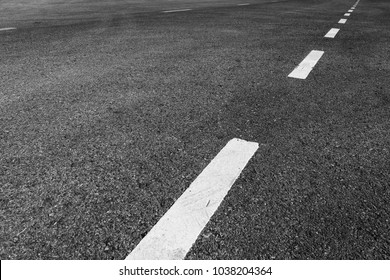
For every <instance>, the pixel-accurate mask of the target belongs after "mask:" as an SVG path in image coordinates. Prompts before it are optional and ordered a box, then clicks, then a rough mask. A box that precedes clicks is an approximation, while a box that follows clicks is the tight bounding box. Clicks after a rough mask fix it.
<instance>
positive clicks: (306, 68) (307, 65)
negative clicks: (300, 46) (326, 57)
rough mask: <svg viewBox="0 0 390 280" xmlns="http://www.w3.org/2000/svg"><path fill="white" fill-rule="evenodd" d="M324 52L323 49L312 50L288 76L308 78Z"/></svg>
mask: <svg viewBox="0 0 390 280" xmlns="http://www.w3.org/2000/svg"><path fill="white" fill-rule="evenodd" d="M323 54H324V52H323V51H315V50H314V51H311V52H310V53H309V54H308V55H307V56H306V57H305V59H304V60H303V61H302V62H301V63H300V64H299V65H298V66H297V67H295V69H294V70H293V71H292V72H291V73H290V74H289V75H288V77H290V78H296V79H306V78H307V76H308V75H309V73H310V72H311V70H313V68H314V66H315V65H316V64H317V62H318V61H319V60H320V58H321V56H322V55H323Z"/></svg>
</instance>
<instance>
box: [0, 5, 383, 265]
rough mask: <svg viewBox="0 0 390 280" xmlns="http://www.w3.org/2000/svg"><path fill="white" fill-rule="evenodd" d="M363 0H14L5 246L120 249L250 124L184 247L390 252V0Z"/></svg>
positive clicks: (269, 255)
mask: <svg viewBox="0 0 390 280" xmlns="http://www.w3.org/2000/svg"><path fill="white" fill-rule="evenodd" d="M247 2H249V3H251V5H250V6H241V7H237V6H236V4H238V3H247ZM354 3H355V0H330V1H326V0H291V1H279V2H271V1H266V0H248V1H242V0H236V1H233V0H226V1H219V0H218V1H213V0H208V1H195V0H182V1H180V0H175V1H157V0H155V1H152V0H150V1H146V0H144V1H141V0H132V1H124V0H123V1H120V0H112V1H109V0H97V1H92V0H90V1H86V0H78V1H59V0H35V1H27V0H14V1H11V0H6V1H2V2H1V4H0V15H1V17H0V28H4V27H17V28H18V29H17V30H13V31H2V32H0V61H1V64H2V67H0V77H1V83H0V219H1V220H0V222H1V223H0V226H1V228H0V258H1V259H124V258H125V257H126V256H127V255H128V253H129V252H131V250H132V249H133V248H134V247H135V246H136V245H137V244H138V242H139V241H140V240H141V239H142V238H143V237H144V236H145V235H146V234H147V232H148V231H149V230H150V229H151V228H152V227H153V225H154V224H155V223H156V222H157V221H158V220H159V218H160V217H161V216H162V215H163V214H164V213H165V212H166V211H167V210H168V209H169V207H170V206H171V205H172V204H173V203H174V202H175V200H176V199H177V198H178V197H179V196H180V195H181V194H182V193H183V192H184V190H185V189H186V188H187V187H188V186H189V185H190V184H191V182H192V181H193V180H194V179H195V178H196V177H197V175H198V174H200V172H201V171H202V170H203V169H204V167H205V166H206V165H207V164H208V163H209V162H210V161H211V160H212V159H213V158H214V156H215V155H216V154H217V153H218V152H219V151H220V149H221V148H222V147H223V146H224V145H225V144H226V143H227V142H228V141H229V140H230V139H232V138H234V137H237V138H241V139H244V140H248V141H255V142H258V143H259V145H260V147H259V150H258V151H257V153H256V154H255V155H254V157H253V158H252V159H251V161H250V162H249V164H248V165H247V167H246V168H245V169H244V171H243V173H242V174H241V176H240V178H239V179H238V180H237V181H236V183H235V184H234V185H233V187H232V189H231V191H230V192H229V194H228V195H227V197H226V198H225V200H224V202H223V203H222V204H221V206H220V208H219V209H218V211H217V212H216V214H215V215H214V216H213V218H212V219H211V220H210V222H209V224H208V225H207V226H206V228H205V229H204V231H203V232H202V234H201V235H200V237H199V239H198V240H197V242H196V243H195V245H194V246H193V248H192V249H191V251H190V252H189V253H188V255H187V257H186V258H187V259H389V258H390V223H389V221H390V186H389V182H390V151H389V149H390V148H389V147H390V145H389V144H390V121H389V117H390V110H389V109H390V91H389V88H390V87H389V84H390V78H389V77H390V62H389V46H390V28H389V26H390V3H389V2H387V1H385V0H361V1H360V3H359V5H358V6H357V8H356V10H355V11H354V12H353V13H352V15H351V16H350V17H349V19H348V21H347V23H346V24H344V25H340V24H337V22H338V20H339V19H340V18H342V17H343V14H344V13H345V12H347V10H348V9H349V8H350V7H351V6H352V5H353V4H354ZM19 4H20V5H19ZM182 8H193V9H194V10H192V11H187V12H182V13H170V14H164V13H161V11H163V10H170V9H182ZM334 27H337V28H341V30H340V32H339V33H338V34H337V36H336V38H335V39H326V38H323V36H324V35H325V34H326V33H327V32H328V31H329V29H330V28H334ZM311 50H323V51H325V54H324V56H323V57H322V58H321V60H320V61H319V63H318V64H317V65H316V67H315V68H314V70H313V71H312V72H311V73H310V75H309V77H308V78H307V79H306V80H297V79H291V78H287V75H288V74H289V73H290V72H291V71H292V70H293V69H294V68H295V67H296V66H297V65H298V64H299V63H300V62H301V61H302V59H303V58H304V57H305V56H306V55H307V54H308V53H309V52H310V51H311ZM227 164H228V163H227Z"/></svg>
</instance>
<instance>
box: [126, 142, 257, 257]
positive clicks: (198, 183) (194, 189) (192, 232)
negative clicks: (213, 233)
mask: <svg viewBox="0 0 390 280" xmlns="http://www.w3.org/2000/svg"><path fill="white" fill-rule="evenodd" d="M258 147H259V145H258V144H257V143H254V142H247V141H244V140H240V139H236V138H234V139H232V140H230V141H229V142H228V143H227V144H226V146H225V147H224V148H223V149H222V150H221V151H220V152H219V153H218V154H217V156H216V157H215V158H214V159H213V160H212V161H211V162H210V163H209V165H208V166H207V167H206V168H205V169H204V170H203V171H202V173H201V174H200V175H199V176H198V177H197V178H196V179H195V181H194V182H192V184H191V185H190V186H189V187H188V189H187V190H186V191H185V192H184V193H183V194H182V195H181V196H180V197H179V199H178V200H176V202H175V203H174V204H173V205H172V207H171V208H170V209H169V210H168V211H167V212H166V213H165V215H164V216H163V217H162V218H161V219H160V220H159V221H158V222H157V224H156V225H155V226H154V227H153V228H152V229H151V230H150V232H149V233H148V234H147V235H146V236H145V237H144V238H143V239H142V240H141V242H140V243H139V244H138V245H137V247H136V248H135V249H134V250H133V251H132V252H131V253H130V255H128V256H127V258H126V259H127V260H171V259H184V257H185V256H186V254H187V253H188V251H189V250H190V249H191V247H192V245H193V244H194V243H195V241H196V239H197V238H198V236H199V234H200V233H201V231H202V230H203V228H204V227H205V226H206V224H207V223H208V221H209V220H210V218H211V217H212V216H213V214H214V213H215V211H216V210H217V209H218V206H219V205H220V204H221V202H222V200H223V199H224V197H225V196H226V194H227V193H228V191H229V190H230V188H231V187H232V185H233V183H234V182H235V181H236V179H237V178H238V176H239V175H240V173H241V171H242V170H243V169H244V167H245V166H246V164H247V163H248V161H249V160H250V159H251V157H252V156H253V155H254V153H255V152H256V150H257V149H258Z"/></svg>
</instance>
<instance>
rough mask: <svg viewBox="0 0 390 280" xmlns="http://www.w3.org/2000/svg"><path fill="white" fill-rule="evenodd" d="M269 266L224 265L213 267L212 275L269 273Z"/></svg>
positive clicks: (270, 270) (270, 272)
mask: <svg viewBox="0 0 390 280" xmlns="http://www.w3.org/2000/svg"><path fill="white" fill-rule="evenodd" d="M271 274H272V269H271V267H257V266H256V267H245V266H225V267H222V266H221V267H213V275H264V276H265V275H271Z"/></svg>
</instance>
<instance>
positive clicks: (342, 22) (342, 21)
mask: <svg viewBox="0 0 390 280" xmlns="http://www.w3.org/2000/svg"><path fill="white" fill-rule="evenodd" d="M346 22H347V20H346V19H345V18H342V19H340V20H339V23H341V24H344V23H346Z"/></svg>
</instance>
